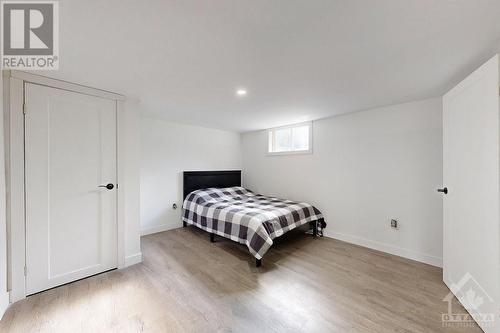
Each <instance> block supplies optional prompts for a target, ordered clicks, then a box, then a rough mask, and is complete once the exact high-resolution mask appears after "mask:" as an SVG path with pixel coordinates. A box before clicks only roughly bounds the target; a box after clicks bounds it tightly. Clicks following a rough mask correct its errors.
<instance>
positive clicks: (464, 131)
mask: <svg viewBox="0 0 500 333" xmlns="http://www.w3.org/2000/svg"><path fill="white" fill-rule="evenodd" d="M498 71H499V63H498V56H495V57H494V58H493V59H491V60H490V61H488V62H487V63H486V64H485V65H483V66H482V67H481V68H479V69H478V70H476V71H475V72H474V73H473V74H471V75H470V76H469V77H467V78H466V79H465V80H464V81H462V82H461V83H460V84H459V85H458V86H456V87H455V88H454V89H452V90H451V91H450V92H448V93H447V94H446V95H445V96H444V98H443V135H444V136H443V154H444V155H443V179H444V185H445V186H446V187H447V188H448V191H449V192H448V194H447V195H443V197H444V202H443V207H444V249H443V270H444V276H443V277H444V282H445V283H446V284H447V285H448V286H449V287H450V289H451V290H452V291H453V292H454V293H455V295H456V296H457V298H458V299H459V300H460V302H461V303H462V304H463V305H464V306H465V307H466V308H467V310H468V311H469V312H470V314H471V315H472V316H473V317H474V318H475V320H476V321H478V323H479V325H480V326H481V327H482V328H483V330H484V331H485V332H500V330H499V327H500V325H499V324H500V323H498V321H499V317H498V314H499V308H498V304H499V303H498V302H499V299H498V297H499V285H500V275H499V273H500V271H499V265H500V244H499V240H500V229H499V223H500V218H499V211H500V191H499V184H500V179H499V178H500V168H499V152H500V136H499V134H500V130H499V122H500V117H499V73H498ZM491 314H493V316H494V318H495V321H496V323H495V326H491V325H490V323H487V322H484V321H483V319H484V317H483V316H484V315H486V316H487V315H491Z"/></svg>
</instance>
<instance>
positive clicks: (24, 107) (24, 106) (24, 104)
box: [23, 101, 26, 115]
mask: <svg viewBox="0 0 500 333" xmlns="http://www.w3.org/2000/svg"><path fill="white" fill-rule="evenodd" d="M23 114H24V115H26V102H25V101H23Z"/></svg>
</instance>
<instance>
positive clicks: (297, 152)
mask: <svg viewBox="0 0 500 333" xmlns="http://www.w3.org/2000/svg"><path fill="white" fill-rule="evenodd" d="M312 125H313V122H312V121H305V122H302V123H296V124H291V125H286V126H280V127H273V128H269V129H268V130H267V140H266V141H267V145H266V152H267V155H268V156H279V155H301V154H312V152H313V149H312V145H313V133H312V131H313V126H312ZM302 126H308V127H309V144H308V147H309V148H308V149H303V150H288V151H279V152H274V151H269V147H270V146H271V145H270V142H269V141H270V140H271V137H272V140H273V141H272V148H273V149H275V144H276V136H275V133H276V131H277V130H282V129H288V128H290V129H292V128H295V127H302ZM291 133H293V131H291ZM271 135H272V136H271ZM290 140H291V143H292V142H293V138H292V137H290ZM290 148H291V147H290Z"/></svg>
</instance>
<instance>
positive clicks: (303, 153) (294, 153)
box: [266, 149, 312, 156]
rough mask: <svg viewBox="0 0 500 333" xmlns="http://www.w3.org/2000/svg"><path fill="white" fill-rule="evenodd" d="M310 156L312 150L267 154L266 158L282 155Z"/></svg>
mask: <svg viewBox="0 0 500 333" xmlns="http://www.w3.org/2000/svg"><path fill="white" fill-rule="evenodd" d="M308 154H312V150H310V149H309V150H295V151H280V152H267V154H266V155H267V156H284V155H308Z"/></svg>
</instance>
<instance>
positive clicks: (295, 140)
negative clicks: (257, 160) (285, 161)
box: [267, 122, 312, 155]
mask: <svg viewBox="0 0 500 333" xmlns="http://www.w3.org/2000/svg"><path fill="white" fill-rule="evenodd" d="M267 152H268V154H269V155H284V154H300V153H311V152H312V122H307V123H301V124H295V125H290V126H283V127H277V128H271V129H269V130H268V149H267Z"/></svg>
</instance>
